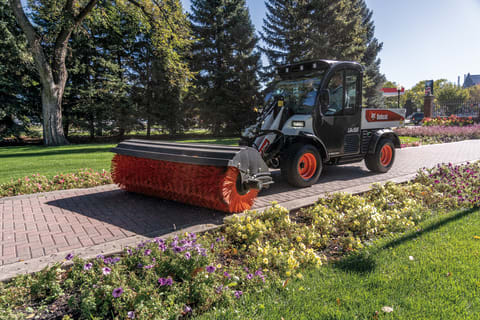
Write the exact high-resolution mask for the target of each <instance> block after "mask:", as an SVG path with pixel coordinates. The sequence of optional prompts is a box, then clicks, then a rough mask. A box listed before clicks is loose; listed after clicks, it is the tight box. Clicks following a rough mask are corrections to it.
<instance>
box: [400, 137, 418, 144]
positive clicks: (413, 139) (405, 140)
mask: <svg viewBox="0 0 480 320" xmlns="http://www.w3.org/2000/svg"><path fill="white" fill-rule="evenodd" d="M421 140H422V139H421V138H419V137H407V136H400V142H401V143H412V142H417V141H421Z"/></svg>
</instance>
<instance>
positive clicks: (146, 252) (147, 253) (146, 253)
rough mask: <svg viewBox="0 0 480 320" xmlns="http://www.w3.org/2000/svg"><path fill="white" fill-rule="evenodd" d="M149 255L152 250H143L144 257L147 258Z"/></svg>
mask: <svg viewBox="0 0 480 320" xmlns="http://www.w3.org/2000/svg"><path fill="white" fill-rule="evenodd" d="M150 253H152V250H150V249H147V250H145V252H144V253H143V254H144V255H146V256H149V255H150Z"/></svg>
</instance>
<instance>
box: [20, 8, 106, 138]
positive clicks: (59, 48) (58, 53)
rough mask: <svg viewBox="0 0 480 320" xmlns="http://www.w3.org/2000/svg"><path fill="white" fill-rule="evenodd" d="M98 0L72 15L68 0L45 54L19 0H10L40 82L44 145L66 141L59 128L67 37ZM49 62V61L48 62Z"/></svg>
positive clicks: (64, 79)
mask: <svg viewBox="0 0 480 320" xmlns="http://www.w3.org/2000/svg"><path fill="white" fill-rule="evenodd" d="M97 1H98V0H89V2H88V3H87V5H86V6H85V7H83V8H82V9H80V11H79V13H78V14H77V15H75V12H74V11H75V10H74V5H75V3H74V1H73V0H68V1H66V2H65V7H64V8H63V15H62V16H61V19H60V20H61V21H63V20H64V19H65V21H64V22H63V25H62V27H61V28H60V31H59V33H58V34H57V35H56V37H55V38H56V39H55V42H54V43H50V45H53V46H52V48H53V55H52V56H51V57H47V56H46V55H45V51H44V49H43V47H42V42H43V41H44V38H43V36H41V35H40V34H38V33H37V31H36V30H35V28H34V26H33V25H32V24H31V22H30V21H29V20H28V18H27V16H26V14H25V11H24V10H23V5H22V2H21V0H10V6H11V8H12V11H13V13H14V15H15V19H16V20H17V22H18V24H19V25H20V28H22V30H23V32H24V33H25V36H26V37H27V41H28V44H29V46H30V49H31V52H32V57H33V60H34V61H35V65H36V67H37V71H38V74H39V76H40V82H41V83H42V114H43V143H44V144H45V145H47V146H58V145H62V144H67V143H68V141H67V139H66V138H65V134H64V132H63V127H62V97H63V92H64V90H65V84H66V81H67V76H68V75H67V69H66V66H65V59H66V56H67V46H68V40H69V39H70V36H71V34H72V31H73V30H74V29H75V28H76V27H78V26H79V25H80V23H81V22H82V21H83V19H85V17H86V16H87V15H88V14H89V13H90V12H91V11H92V10H93V8H94V7H95V5H96V3H97ZM49 61H51V62H49Z"/></svg>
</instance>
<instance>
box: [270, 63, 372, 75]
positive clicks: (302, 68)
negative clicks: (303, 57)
mask: <svg viewBox="0 0 480 320" xmlns="http://www.w3.org/2000/svg"><path fill="white" fill-rule="evenodd" d="M337 66H348V67H351V68H353V69H359V70H360V71H362V70H363V67H362V65H361V64H359V63H358V62H355V61H336V60H326V59H319V60H309V61H301V62H297V63H292V64H286V65H282V66H279V67H277V68H276V70H275V73H276V74H278V75H280V76H285V75H288V74H294V73H303V72H312V71H316V70H319V71H320V70H322V69H327V70H328V69H331V68H333V67H337Z"/></svg>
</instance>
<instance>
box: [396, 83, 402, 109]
mask: <svg viewBox="0 0 480 320" xmlns="http://www.w3.org/2000/svg"><path fill="white" fill-rule="evenodd" d="M400 91H402V86H401V85H398V86H397V92H398V108H399V109H400Z"/></svg>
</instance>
